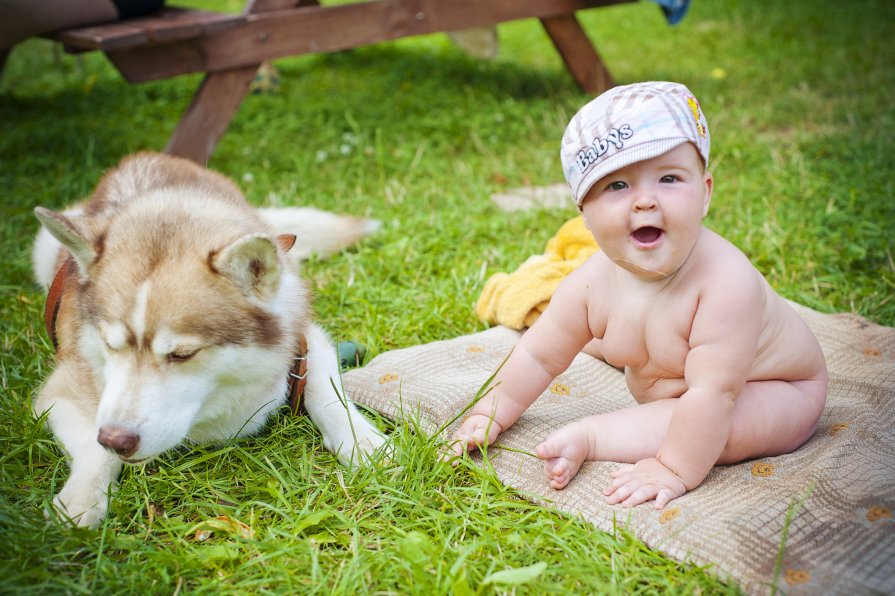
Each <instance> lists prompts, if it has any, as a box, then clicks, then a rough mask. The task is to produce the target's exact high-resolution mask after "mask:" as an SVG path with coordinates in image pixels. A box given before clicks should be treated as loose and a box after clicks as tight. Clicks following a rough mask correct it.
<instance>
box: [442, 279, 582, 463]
mask: <svg viewBox="0 0 895 596" xmlns="http://www.w3.org/2000/svg"><path fill="white" fill-rule="evenodd" d="M587 270H588V264H585V265H584V266H583V267H581V268H579V269H578V270H576V271H574V272H573V273H571V274H570V275H569V276H567V277H566V278H565V279H564V280H563V282H562V283H561V284H560V285H559V286H558V287H557V289H556V291H555V292H554V293H553V297H552V298H551V300H550V304H549V306H548V307H547V309H546V310H545V311H544V314H542V315H541V316H540V317H539V318H538V320H537V321H536V322H535V324H534V325H532V327H531V328H530V329H529V330H528V331H526V332H525V334H524V335H523V336H522V337H521V338H520V339H519V341H518V342H517V343H516V346H515V347H514V348H513V351H512V353H511V354H510V357H509V358H508V359H507V361H506V363H505V364H504V365H503V367H502V368H501V369H500V371H498V373H497V375H496V377H495V388H494V389H493V390H492V391H491V392H490V393H488V394H487V395H486V396H485V397H483V398H482V399H481V400H480V401H479V402H478V403H477V404H476V405H475V406H473V407H472V408H471V409H470V411H469V415H468V417H467V418H466V420H464V422H463V423H462V424H461V425H460V428H458V429H457V432H456V433H455V435H454V439H455V441H454V443H453V449H454V452H455V453H456V454H457V455H460V454H462V453H463V451H465V450H472V449H475V448H477V447H480V446H482V445H487V444H488V443H491V442H493V441H494V440H495V439H496V438H497V435H498V434H500V433H501V432H503V431H505V430H506V429H507V428H509V427H510V426H511V425H512V424H513V423H514V422H515V421H516V420H517V419H518V418H519V416H521V415H522V414H523V412H525V410H527V409H528V407H529V406H531V404H532V403H534V401H535V400H536V399H537V398H538V396H539V395H540V394H541V393H542V392H543V391H544V389H545V388H546V387H547V385H549V384H550V381H552V380H553V379H554V378H555V377H556V375H558V374H560V373H561V372H562V371H564V370H565V369H566V368H567V367H568V366H569V364H570V363H571V362H572V359H573V358H574V357H575V355H576V354H577V353H578V352H580V351H581V348H583V347H584V345H585V344H586V343H587V342H588V341H589V340H591V339H593V335H592V334H591V332H590V327H589V325H588V313H587V303H586V300H585V298H586V290H587V288H588V280H587V277H588V276H587V274H586V272H587ZM590 285H591V287H592V286H593V283H591V284H590Z"/></svg>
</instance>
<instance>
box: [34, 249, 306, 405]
mask: <svg viewBox="0 0 895 596" xmlns="http://www.w3.org/2000/svg"><path fill="white" fill-rule="evenodd" d="M76 271H77V265H76V264H75V260H74V259H73V258H72V257H68V258H67V259H65V262H64V263H62V266H61V267H59V270H58V271H57V272H56V275H55V276H54V277H53V283H51V284H50V288H49V290H47V303H46V305H45V306H44V324H45V325H46V327H47V335H49V336H50V341H51V342H52V343H53V349H54V350H57V351H58V350H59V339H58V337H57V335H56V319H57V318H58V317H59V307H60V306H61V305H62V292H63V290H64V289H65V284H66V282H67V281H68V280H69V279H70V278H71V277H72V276H73V275H74V274H75V272H76ZM287 382H288V385H287V389H286V396H287V397H288V398H289V406H290V407H291V408H292V413H293V414H297V413H298V410H299V409H300V408H301V402H302V398H304V395H305V385H307V384H308V340H307V338H305V336H304V335H301V336H300V337H299V339H298V351H297V353H296V355H295V358H293V359H292V368H290V369H289V374H288V376H287Z"/></svg>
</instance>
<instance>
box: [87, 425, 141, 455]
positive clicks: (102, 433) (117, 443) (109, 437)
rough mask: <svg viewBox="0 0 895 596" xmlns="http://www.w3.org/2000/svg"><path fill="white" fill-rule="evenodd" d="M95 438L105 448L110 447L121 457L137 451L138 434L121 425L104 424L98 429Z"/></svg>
mask: <svg viewBox="0 0 895 596" xmlns="http://www.w3.org/2000/svg"><path fill="white" fill-rule="evenodd" d="M96 440H97V441H99V444H100V445H102V446H103V447H105V448H106V449H111V450H112V451H114V452H115V453H117V454H118V455H120V456H122V457H130V456H131V455H133V454H134V453H136V451H137V446H138V445H139V444H140V435H135V434H134V433H132V432H131V431H129V430H128V429H126V428H123V427H121V426H104V427H102V428H100V429H99V435H98V436H97V437H96Z"/></svg>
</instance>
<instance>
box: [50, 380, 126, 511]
mask: <svg viewBox="0 0 895 596" xmlns="http://www.w3.org/2000/svg"><path fill="white" fill-rule="evenodd" d="M59 375H62V376H64V368H63V367H60V368H57V369H56V372H55V373H54V374H53V376H52V377H51V378H50V381H49V382H48V383H47V386H46V387H45V388H44V389H43V391H42V392H41V395H40V397H39V398H38V399H37V401H36V402H35V405H34V411H35V413H36V414H37V415H41V414H43V413H44V412H45V411H46V410H48V409H49V411H50V412H49V415H48V417H47V421H48V422H49V425H50V428H51V429H52V431H53V434H54V435H55V436H56V438H57V439H58V440H59V441H60V442H61V443H62V446H63V447H64V448H65V450H66V452H67V453H68V455H69V456H70V457H71V474H70V476H69V477H68V480H67V481H66V483H65V486H63V487H62V490H61V491H59V494H57V495H56V497H55V498H54V499H53V505H54V507H55V508H56V510H57V511H58V512H59V513H60V514H61V515H62V516H64V517H65V518H68V519H70V520H72V521H73V522H74V523H75V524H77V525H78V526H81V527H86V528H96V527H97V526H99V524H100V522H102V520H103V518H105V516H106V511H107V509H108V498H109V494H110V492H111V491H112V490H113V489H114V486H115V481H116V479H117V478H118V474H119V472H121V466H122V463H121V460H120V459H118V457H117V456H115V455H112V454H111V453H109V452H108V451H106V450H105V449H103V448H102V446H100V444H99V443H98V442H97V441H96V429H95V424H94V419H95V407H91V405H92V404H89V403H84V402H79V401H75V400H73V399H72V398H70V397H54V396H53V388H54V385H58V381H59V378H60V377H59ZM54 380H55V381H56V382H55V383H54ZM56 395H57V396H58V394H56ZM90 410H94V412H93V415H92V416H91V412H90Z"/></svg>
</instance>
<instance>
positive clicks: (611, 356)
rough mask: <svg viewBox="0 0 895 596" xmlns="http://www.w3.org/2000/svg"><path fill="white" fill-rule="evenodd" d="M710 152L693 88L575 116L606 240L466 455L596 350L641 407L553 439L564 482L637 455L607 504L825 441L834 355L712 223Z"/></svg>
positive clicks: (490, 401) (651, 92)
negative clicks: (818, 437)
mask: <svg viewBox="0 0 895 596" xmlns="http://www.w3.org/2000/svg"><path fill="white" fill-rule="evenodd" d="M708 157H709V131H708V124H707V123H706V120H705V116H704V114H703V113H702V110H701V109H700V106H699V103H698V102H697V101H696V98H695V97H693V94H692V93H690V91H689V90H688V89H687V88H686V87H684V86H683V85H680V84H677V83H668V82H650V83H638V84H634V85H627V86H622V87H616V88H614V89H610V90H609V91H607V92H606V93H604V94H603V95H601V96H599V97H598V98H596V99H595V100H593V101H592V102H590V103H589V104H587V105H586V106H584V108H582V109H581V111H580V112H578V114H577V115H576V116H575V117H574V118H573V119H572V121H571V123H570V124H569V126H568V127H567V128H566V131H565V134H564V135H563V140H562V148H561V159H562V165H563V169H564V171H565V175H566V179H567V181H568V183H569V187H570V188H571V190H572V195H573V197H574V198H575V201H576V203H577V205H578V207H579V209H581V212H582V214H583V216H584V221H585V224H586V225H587V227H588V229H589V230H590V231H591V233H592V234H593V235H594V238H595V239H596V241H597V244H599V246H600V250H599V251H598V252H597V253H595V254H594V255H593V256H592V257H590V259H588V260H587V261H586V262H585V263H584V264H583V265H582V266H581V267H580V268H578V269H577V270H575V271H574V272H573V273H571V274H570V275H569V276H568V277H567V278H566V279H565V280H563V282H562V284H560V286H559V287H558V288H557V290H556V292H555V293H554V295H553V297H552V299H551V301H550V305H549V306H548V308H547V310H546V311H545V312H544V314H543V315H541V317H540V318H539V319H538V320H537V321H536V322H535V324H534V325H533V326H532V327H531V328H530V329H529V330H528V331H527V332H526V333H525V334H524V335H523V336H522V337H521V338H520V339H519V341H518V343H517V344H516V346H515V348H514V349H513V352H512V354H511V355H510V357H509V359H508V360H507V362H506V363H505V365H504V366H503V367H502V368H501V370H500V371H499V373H498V374H497V377H496V381H497V385H496V387H495V389H494V390H493V391H492V392H491V393H489V394H488V395H486V396H485V397H484V398H483V399H481V400H480V401H479V403H477V404H476V405H475V406H474V407H473V408H472V409H471V410H470V414H469V416H468V418H467V419H466V420H465V421H464V422H463V423H462V424H461V426H460V427H459V429H458V430H457V432H456V435H455V437H454V441H455V442H454V443H453V448H454V451H455V452H456V454H457V455H461V454H462V453H463V452H464V451H465V450H469V449H474V448H476V447H481V446H483V445H487V444H489V443H492V442H494V440H495V439H496V438H497V436H498V435H499V434H500V433H501V432H503V431H504V430H506V429H507V428H509V427H510V425H512V424H513V423H514V422H515V421H516V420H517V419H518V418H519V416H521V415H522V413H523V412H525V410H526V409H527V408H528V407H529V406H530V405H531V404H532V403H533V402H534V401H535V400H536V399H537V398H538V396H539V395H541V393H542V392H543V391H544V390H545V389H546V387H547V386H548V384H549V383H550V382H551V381H552V380H553V378H554V377H556V376H557V375H558V374H560V373H561V372H563V371H564V370H565V369H566V368H567V367H568V366H569V364H570V363H571V362H572V359H573V358H574V357H575V355H576V354H577V353H578V352H580V351H581V350H582V349H585V351H587V352H588V353H590V354H592V355H593V356H596V357H597V358H600V359H601V360H604V361H605V362H607V363H609V364H611V365H612V366H615V367H617V368H619V369H623V370H624V373H625V380H626V382H627V385H628V389H629V390H630V391H631V393H632V394H633V396H634V399H635V400H636V402H637V405H634V406H631V407H628V408H625V409H622V410H618V411H614V412H611V413H608V414H603V415H599V416H591V417H589V418H585V419H583V420H580V421H577V422H574V423H572V424H569V425H568V426H565V427H563V428H561V429H559V430H557V431H556V432H554V433H553V434H551V435H550V436H549V437H547V439H546V440H545V441H544V442H542V443H541V444H540V445H538V446H537V448H536V452H537V455H538V457H540V458H541V459H542V460H543V461H544V469H545V470H546V472H547V478H548V480H549V481H550V486H551V487H553V488H555V489H561V488H564V487H565V486H566V485H567V484H568V483H569V481H570V480H571V479H572V478H573V477H574V476H575V474H576V473H577V472H578V469H579V468H580V467H581V464H582V463H583V462H584V461H586V460H608V461H616V462H623V463H629V464H632V465H628V466H624V467H622V468H621V469H619V470H617V471H616V472H613V474H612V478H613V479H612V481H611V482H610V483H609V484H608V486H607V487H606V488H605V489H604V490H603V494H604V495H605V496H606V498H607V502H608V503H610V504H617V503H620V504H622V505H623V506H626V507H631V506H634V505H638V504H640V503H644V502H647V501H651V500H655V506H656V508H662V507H664V506H665V505H666V504H667V503H668V502H669V501H671V500H672V499H675V498H677V497H680V496H681V495H683V494H684V493H685V492H687V491H688V490H693V489H694V488H696V487H697V486H699V484H700V483H702V481H703V480H704V479H705V477H706V475H708V473H709V471H710V470H711V468H712V466H714V465H715V464H729V463H734V462H740V461H743V460H746V459H751V458H758V457H765V456H773V455H779V454H782V453H788V452H791V451H793V450H795V449H796V448H797V447H799V446H800V445H801V444H802V443H804V442H805V441H806V440H808V438H809V437H811V435H812V433H814V430H815V428H816V427H817V422H818V419H819V418H820V416H821V413H822V411H823V408H824V403H825V402H826V394H827V369H826V362H825V360H824V356H823V352H822V351H821V348H820V345H819V344H818V342H817V339H816V338H815V337H814V335H813V334H812V333H811V330H810V329H808V327H807V325H806V324H805V323H804V322H803V321H802V319H801V318H800V317H799V315H798V314H797V313H796V312H795V311H794V310H793V309H792V308H791V307H790V306H789V305H788V304H787V303H786V301H784V300H783V299H782V298H781V297H780V296H778V295H777V294H776V293H775V292H774V291H773V290H772V289H771V287H770V286H769V285H768V283H767V281H765V279H764V278H763V277H762V276H761V274H760V273H759V272H758V271H757V270H756V269H755V268H754V267H753V266H752V265H751V263H750V262H749V260H748V258H747V257H746V256H745V255H744V254H743V253H742V252H740V251H739V250H738V249H737V248H736V247H735V246H733V245H732V244H731V243H730V242H728V241H727V240H725V239H724V238H722V237H721V236H719V235H718V234H716V233H714V232H712V231H711V230H709V229H707V228H705V227H704V226H703V225H702V220H703V218H704V217H705V215H706V213H707V212H708V208H709V202H710V200H711V197H712V186H713V179H712V175H711V174H710V173H709V172H708V171H707V170H706V166H707V163H708Z"/></svg>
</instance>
